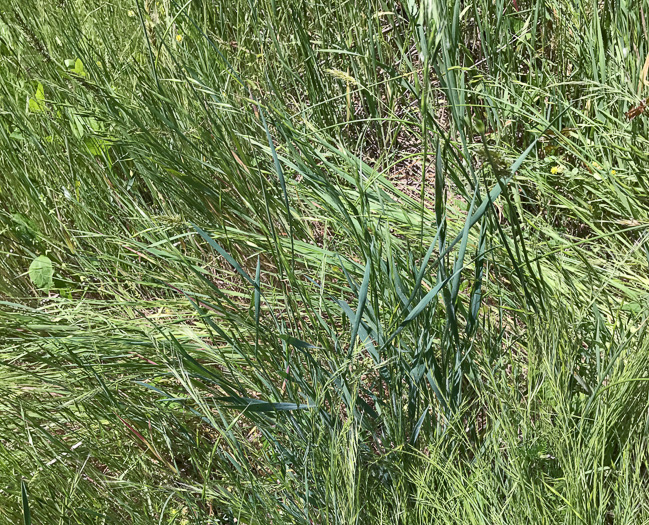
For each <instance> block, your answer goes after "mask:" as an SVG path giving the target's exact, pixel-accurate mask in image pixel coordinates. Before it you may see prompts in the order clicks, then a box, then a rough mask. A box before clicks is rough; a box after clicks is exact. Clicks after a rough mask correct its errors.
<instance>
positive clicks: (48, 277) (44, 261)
mask: <svg viewBox="0 0 649 525" xmlns="http://www.w3.org/2000/svg"><path fill="white" fill-rule="evenodd" d="M53 275H54V268H53V266H52V261H51V260H50V258H49V257H47V256H46V255H39V256H38V257H36V259H34V260H33V261H32V263H31V264H30V265H29V278H30V279H31V281H32V283H34V286H36V288H38V289H39V290H45V291H48V290H49V289H50V288H52V286H53V285H54V283H53V281H52V276H53Z"/></svg>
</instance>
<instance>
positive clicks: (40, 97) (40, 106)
mask: <svg viewBox="0 0 649 525" xmlns="http://www.w3.org/2000/svg"><path fill="white" fill-rule="evenodd" d="M29 111H31V112H32V113H40V112H42V111H45V89H44V88H43V84H41V83H40V82H39V83H38V87H37V88H36V94H35V95H34V98H30V99H29Z"/></svg>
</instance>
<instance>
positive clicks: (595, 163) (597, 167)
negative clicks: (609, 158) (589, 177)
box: [593, 162, 602, 170]
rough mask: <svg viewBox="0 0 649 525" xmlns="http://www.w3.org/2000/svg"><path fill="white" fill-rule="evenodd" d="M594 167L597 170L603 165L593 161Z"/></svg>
mask: <svg viewBox="0 0 649 525" xmlns="http://www.w3.org/2000/svg"><path fill="white" fill-rule="evenodd" d="M593 168H595V169H596V170H600V169H602V167H601V166H600V165H599V164H598V163H597V162H593Z"/></svg>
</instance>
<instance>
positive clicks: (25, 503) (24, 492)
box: [20, 480, 32, 525]
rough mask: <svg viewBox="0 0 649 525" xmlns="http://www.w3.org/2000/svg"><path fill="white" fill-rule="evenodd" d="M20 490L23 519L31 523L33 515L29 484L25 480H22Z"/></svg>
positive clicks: (27, 523) (29, 524) (26, 522)
mask: <svg viewBox="0 0 649 525" xmlns="http://www.w3.org/2000/svg"><path fill="white" fill-rule="evenodd" d="M20 492H21V493H22V500H23V521H24V524H25V525H31V523H32V515H31V512H30V510H29V496H28V495H27V484H26V483H25V481H24V480H21V481H20Z"/></svg>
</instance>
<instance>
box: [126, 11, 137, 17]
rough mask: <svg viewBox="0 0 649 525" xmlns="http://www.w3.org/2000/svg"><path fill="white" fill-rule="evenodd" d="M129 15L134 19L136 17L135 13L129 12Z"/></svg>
mask: <svg viewBox="0 0 649 525" xmlns="http://www.w3.org/2000/svg"><path fill="white" fill-rule="evenodd" d="M127 15H128V16H130V17H131V18H133V17H134V16H135V11H129V12H128V13H127Z"/></svg>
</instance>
